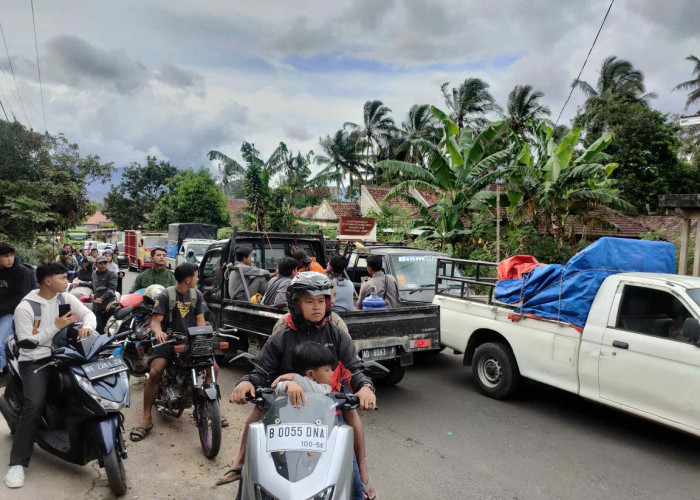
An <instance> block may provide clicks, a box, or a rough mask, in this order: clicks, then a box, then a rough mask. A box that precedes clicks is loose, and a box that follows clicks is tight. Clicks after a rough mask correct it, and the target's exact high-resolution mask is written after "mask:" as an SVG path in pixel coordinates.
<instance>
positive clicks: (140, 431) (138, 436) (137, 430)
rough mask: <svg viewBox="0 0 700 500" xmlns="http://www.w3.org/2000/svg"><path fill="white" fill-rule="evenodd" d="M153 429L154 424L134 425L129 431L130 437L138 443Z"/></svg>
mask: <svg viewBox="0 0 700 500" xmlns="http://www.w3.org/2000/svg"><path fill="white" fill-rule="evenodd" d="M151 429H153V424H151V426H150V427H134V428H133V429H131V430H130V431H129V439H130V440H132V441H133V442H134V443H137V442H139V441H141V440H142V439H144V438H145V437H146V436H148V434H149V433H150V432H151Z"/></svg>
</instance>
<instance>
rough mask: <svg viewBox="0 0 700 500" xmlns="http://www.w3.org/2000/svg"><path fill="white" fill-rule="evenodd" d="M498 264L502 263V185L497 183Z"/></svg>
mask: <svg viewBox="0 0 700 500" xmlns="http://www.w3.org/2000/svg"><path fill="white" fill-rule="evenodd" d="M496 262H501V183H500V182H499V181H496Z"/></svg>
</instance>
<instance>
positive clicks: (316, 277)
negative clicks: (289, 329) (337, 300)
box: [287, 271, 333, 326]
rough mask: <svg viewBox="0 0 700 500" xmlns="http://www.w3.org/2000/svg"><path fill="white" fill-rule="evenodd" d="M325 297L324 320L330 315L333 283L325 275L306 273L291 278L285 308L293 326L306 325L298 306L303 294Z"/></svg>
mask: <svg viewBox="0 0 700 500" xmlns="http://www.w3.org/2000/svg"><path fill="white" fill-rule="evenodd" d="M307 293H308V294H311V295H325V296H326V314H325V316H324V318H327V317H328V316H330V315H331V297H332V295H333V282H331V280H330V279H329V278H328V276H326V275H325V274H321V273H317V272H313V271H307V272H303V273H299V274H297V275H296V276H295V277H294V278H292V282H291V283H290V284H289V287H288V288H287V307H288V308H289V312H290V314H291V315H292V322H293V323H294V325H295V326H302V325H304V324H306V320H305V319H304V315H303V313H302V312H301V307H300V306H299V297H300V296H302V295H304V294H307Z"/></svg>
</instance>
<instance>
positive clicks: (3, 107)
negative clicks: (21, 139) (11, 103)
mask: <svg viewBox="0 0 700 500" xmlns="http://www.w3.org/2000/svg"><path fill="white" fill-rule="evenodd" d="M0 108H2V114H4V115H5V121H7V122H8V123H9V121H10V119H9V118H8V117H7V111H5V106H3V105H2V100H0Z"/></svg>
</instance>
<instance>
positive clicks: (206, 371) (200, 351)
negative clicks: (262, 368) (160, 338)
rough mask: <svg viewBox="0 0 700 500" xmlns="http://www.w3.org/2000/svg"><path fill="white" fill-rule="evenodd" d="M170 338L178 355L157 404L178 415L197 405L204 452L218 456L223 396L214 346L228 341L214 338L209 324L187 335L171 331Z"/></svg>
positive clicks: (222, 346) (224, 346)
mask: <svg viewBox="0 0 700 500" xmlns="http://www.w3.org/2000/svg"><path fill="white" fill-rule="evenodd" d="M170 339H171V340H169V341H168V342H172V343H174V344H175V346H174V349H175V358H174V359H173V361H172V362H171V363H169V364H168V367H167V368H166V369H165V371H164V372H163V375H162V376H161V378H160V385H159V388H158V396H157V397H156V400H155V406H156V408H158V410H159V411H160V412H161V413H163V414H165V415H168V416H171V417H175V418H178V417H180V416H181V415H182V412H183V411H184V410H185V409H186V408H189V407H191V406H193V407H194V411H193V415H192V417H193V418H194V421H195V423H196V424H197V427H198V429H199V442H200V444H201V446H202V451H203V452H204V456H205V457H207V458H210V459H211V458H214V457H216V455H217V454H218V453H219V449H220V447H221V414H220V411H219V399H220V397H221V396H220V393H219V386H218V384H217V383H216V376H215V374H214V349H228V342H214V331H213V329H212V327H211V326H209V325H207V326H196V327H192V328H189V329H188V331H187V334H186V335H183V334H180V333H171V334H170ZM153 343H155V339H154V340H153ZM207 378H208V379H209V380H207Z"/></svg>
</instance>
